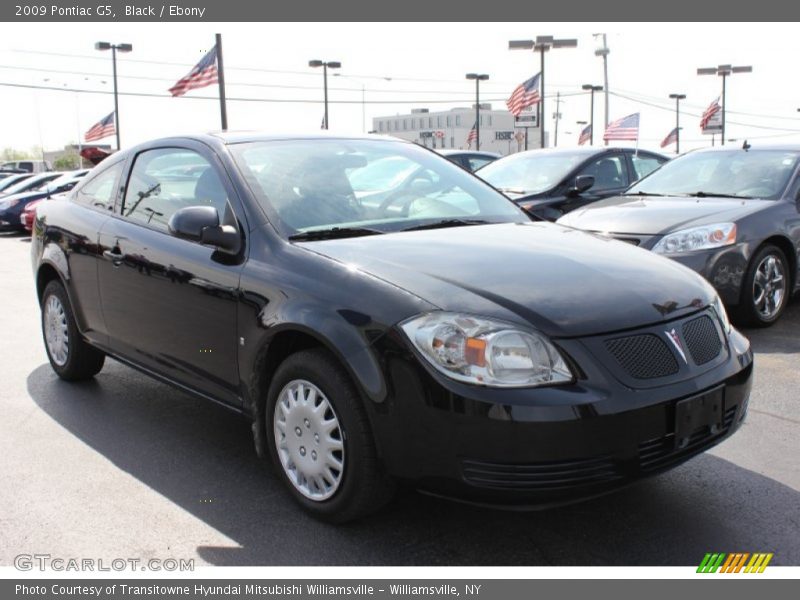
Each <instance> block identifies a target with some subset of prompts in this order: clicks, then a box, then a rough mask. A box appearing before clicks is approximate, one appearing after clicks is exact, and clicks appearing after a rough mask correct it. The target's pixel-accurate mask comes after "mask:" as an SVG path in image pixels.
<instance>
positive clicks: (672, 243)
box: [653, 223, 736, 254]
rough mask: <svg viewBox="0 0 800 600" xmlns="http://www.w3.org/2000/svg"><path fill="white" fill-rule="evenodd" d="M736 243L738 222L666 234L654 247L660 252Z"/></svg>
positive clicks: (720, 246) (667, 252)
mask: <svg viewBox="0 0 800 600" xmlns="http://www.w3.org/2000/svg"><path fill="white" fill-rule="evenodd" d="M735 243H736V223H715V224H713V225H703V226H702V227H692V228H691V229H683V230H681V231H676V232H675V233H670V234H668V235H665V236H664V237H663V238H661V240H660V241H659V242H658V243H657V244H656V245H655V247H654V248H653V252H658V253H659V254H676V253H678V252H691V251H692V250H706V249H708V248H722V247H723V246H730V245H731V244H735Z"/></svg>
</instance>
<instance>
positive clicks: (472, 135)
mask: <svg viewBox="0 0 800 600" xmlns="http://www.w3.org/2000/svg"><path fill="white" fill-rule="evenodd" d="M476 139H478V122H477V121H475V124H474V125H473V126H472V129H470V130H469V133H468V134H467V147H468V148H472V142H474V141H475V140H476Z"/></svg>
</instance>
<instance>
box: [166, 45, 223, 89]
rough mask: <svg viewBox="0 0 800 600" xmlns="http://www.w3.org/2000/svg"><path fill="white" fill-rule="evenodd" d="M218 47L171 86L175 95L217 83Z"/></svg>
mask: <svg viewBox="0 0 800 600" xmlns="http://www.w3.org/2000/svg"><path fill="white" fill-rule="evenodd" d="M217 81H218V79H217V47H216V46H214V47H213V48H212V49H211V50H209V51H208V52H207V53H206V55H205V56H204V57H203V58H202V59H201V60H200V62H199V63H197V64H196V65H195V66H194V67H193V68H192V70H191V71H189V73H188V74H187V75H185V76H183V77H181V78H180V79H179V80H178V83H176V84H175V85H173V86H172V87H171V88H169V92H170V94H172V95H173V96H183V95H184V94H185V93H186V92H188V91H189V90H194V89H196V88H201V87H205V86H207V85H211V84H214V83H217Z"/></svg>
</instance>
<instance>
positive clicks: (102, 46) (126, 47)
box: [94, 42, 133, 150]
mask: <svg viewBox="0 0 800 600" xmlns="http://www.w3.org/2000/svg"><path fill="white" fill-rule="evenodd" d="M94 49H95V50H100V51H105V50H111V65H112V67H111V68H112V71H113V74H114V129H115V130H116V133H117V150H120V149H121V148H122V143H121V142H120V129H121V127H120V124H119V92H118V89H117V50H119V51H120V52H130V51H131V50H133V46H132V45H131V44H110V43H108V42H97V43H95V45H94Z"/></svg>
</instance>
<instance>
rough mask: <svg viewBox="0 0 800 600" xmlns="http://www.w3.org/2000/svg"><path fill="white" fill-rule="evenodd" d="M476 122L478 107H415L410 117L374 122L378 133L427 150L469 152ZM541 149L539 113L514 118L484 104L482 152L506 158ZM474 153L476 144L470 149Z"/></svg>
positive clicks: (482, 106)
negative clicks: (469, 139) (523, 151)
mask: <svg viewBox="0 0 800 600" xmlns="http://www.w3.org/2000/svg"><path fill="white" fill-rule="evenodd" d="M474 123H475V105H474V104H473V105H472V106H471V107H460V108H452V109H450V110H441V111H436V112H432V111H430V110H429V109H427V108H416V109H413V110H412V111H411V113H410V114H404V115H394V116H391V117H388V116H387V117H376V118H374V119H373V120H372V128H373V130H374V131H375V133H379V134H383V135H391V136H394V137H398V138H401V139H404V140H408V141H410V142H416V143H417V144H420V145H422V146H425V147H427V148H454V149H462V150H466V149H467V148H469V147H470V146H469V145H468V143H467V138H468V136H469V132H470V130H471V129H472V126H473V125H474ZM526 131H527V136H528V146H527V147H528V149H533V148H539V147H540V144H539V141H540V134H539V128H538V127H537V121H536V112H535V111H532V112H523V113H522V114H521V115H520V118H519V119H515V118H514V115H512V114H511V113H510V112H508V111H507V110H493V109H492V105H491V104H483V103H481V110H480V135H481V147H480V148H479V149H480V150H483V151H487V152H497V153H498V154H502V155H506V154H513V153H514V152H520V151H521V150H524V149H525V133H526ZM471 149H472V150H475V149H476V148H475V144H474V142H473V144H472V146H471Z"/></svg>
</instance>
